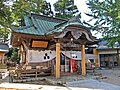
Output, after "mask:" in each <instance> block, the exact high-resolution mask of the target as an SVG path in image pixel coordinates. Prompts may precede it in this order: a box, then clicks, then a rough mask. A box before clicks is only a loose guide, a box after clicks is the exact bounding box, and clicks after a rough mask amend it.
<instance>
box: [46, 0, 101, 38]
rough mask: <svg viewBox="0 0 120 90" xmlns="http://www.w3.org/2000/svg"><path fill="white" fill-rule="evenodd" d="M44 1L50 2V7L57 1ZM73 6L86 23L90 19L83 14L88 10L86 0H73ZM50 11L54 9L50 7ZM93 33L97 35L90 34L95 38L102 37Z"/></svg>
mask: <svg viewBox="0 0 120 90" xmlns="http://www.w3.org/2000/svg"><path fill="white" fill-rule="evenodd" d="M46 1H48V2H50V3H51V5H53V4H54V3H55V2H56V1H57V0H46ZM74 4H75V5H77V7H78V9H79V11H80V12H81V16H82V19H83V20H86V21H88V20H89V19H90V17H88V16H86V15H85V14H84V13H85V12H87V11H88V8H87V5H86V0H74ZM52 9H54V8H53V6H52ZM91 23H92V22H91ZM95 33H97V32H92V34H93V35H94V36H96V37H97V38H101V37H102V35H101V34H100V33H99V34H96V35H95Z"/></svg>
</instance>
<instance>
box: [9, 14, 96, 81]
mask: <svg viewBox="0 0 120 90" xmlns="http://www.w3.org/2000/svg"><path fill="white" fill-rule="evenodd" d="M24 20H25V21H24V23H25V26H22V27H19V28H12V37H11V44H12V46H13V47H17V48H19V50H20V53H19V54H20V64H25V65H32V66H33V67H32V68H35V67H36V66H47V67H51V66H52V67H55V69H53V70H55V71H54V73H55V76H56V78H57V79H58V78H60V53H61V52H62V51H70V50H72V51H80V52H81V54H80V56H81V60H82V61H81V62H82V63H81V64H82V75H86V66H85V45H89V44H91V43H93V42H94V38H93V36H92V34H91V32H90V30H89V29H88V28H87V27H85V26H83V25H81V22H80V18H79V16H76V17H73V18H72V19H70V20H63V19H59V18H54V17H48V16H43V15H37V14H33V13H32V14H31V15H30V16H29V17H26V16H25V18H24ZM43 52H48V53H45V54H44V55H43ZM35 53H36V54H35ZM37 53H41V54H39V55H38V56H36V55H37ZM53 53H55V54H54V55H56V56H54V55H53ZM48 54H50V55H51V57H50V55H49V56H48ZM41 55H42V56H41ZM39 56H41V57H40V58H38V57H39ZM33 58H34V59H33ZM49 60H51V61H49ZM54 60H55V61H54ZM54 64H55V65H54ZM52 67H51V68H52Z"/></svg>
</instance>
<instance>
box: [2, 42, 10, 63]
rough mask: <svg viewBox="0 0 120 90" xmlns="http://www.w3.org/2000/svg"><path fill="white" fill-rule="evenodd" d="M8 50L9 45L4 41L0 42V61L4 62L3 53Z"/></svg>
mask: <svg viewBox="0 0 120 90" xmlns="http://www.w3.org/2000/svg"><path fill="white" fill-rule="evenodd" d="M8 51H9V46H8V45H7V44H5V43H0V63H2V64H4V63H5V61H4V58H5V54H6V53H7V52H8Z"/></svg>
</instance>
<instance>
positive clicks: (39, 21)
mask: <svg viewBox="0 0 120 90" xmlns="http://www.w3.org/2000/svg"><path fill="white" fill-rule="evenodd" d="M24 22H25V26H24V27H19V28H12V30H13V31H14V32H19V33H26V34H35V35H48V34H52V33H56V32H62V31H63V30H64V29H65V27H67V26H69V25H82V24H81V22H80V17H79V16H76V17H73V18H71V19H70V20H69V21H66V20H63V19H58V18H54V17H48V16H43V15H37V14H31V16H30V17H27V16H25V17H24Z"/></svg>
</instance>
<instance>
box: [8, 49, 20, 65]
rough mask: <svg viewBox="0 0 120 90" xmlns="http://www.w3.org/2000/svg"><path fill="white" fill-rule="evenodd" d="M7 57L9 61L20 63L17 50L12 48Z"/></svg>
mask: <svg viewBox="0 0 120 90" xmlns="http://www.w3.org/2000/svg"><path fill="white" fill-rule="evenodd" d="M6 56H7V57H8V60H9V61H12V62H16V63H19V55H18V49H17V48H10V49H9V52H8V53H7V54H6Z"/></svg>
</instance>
